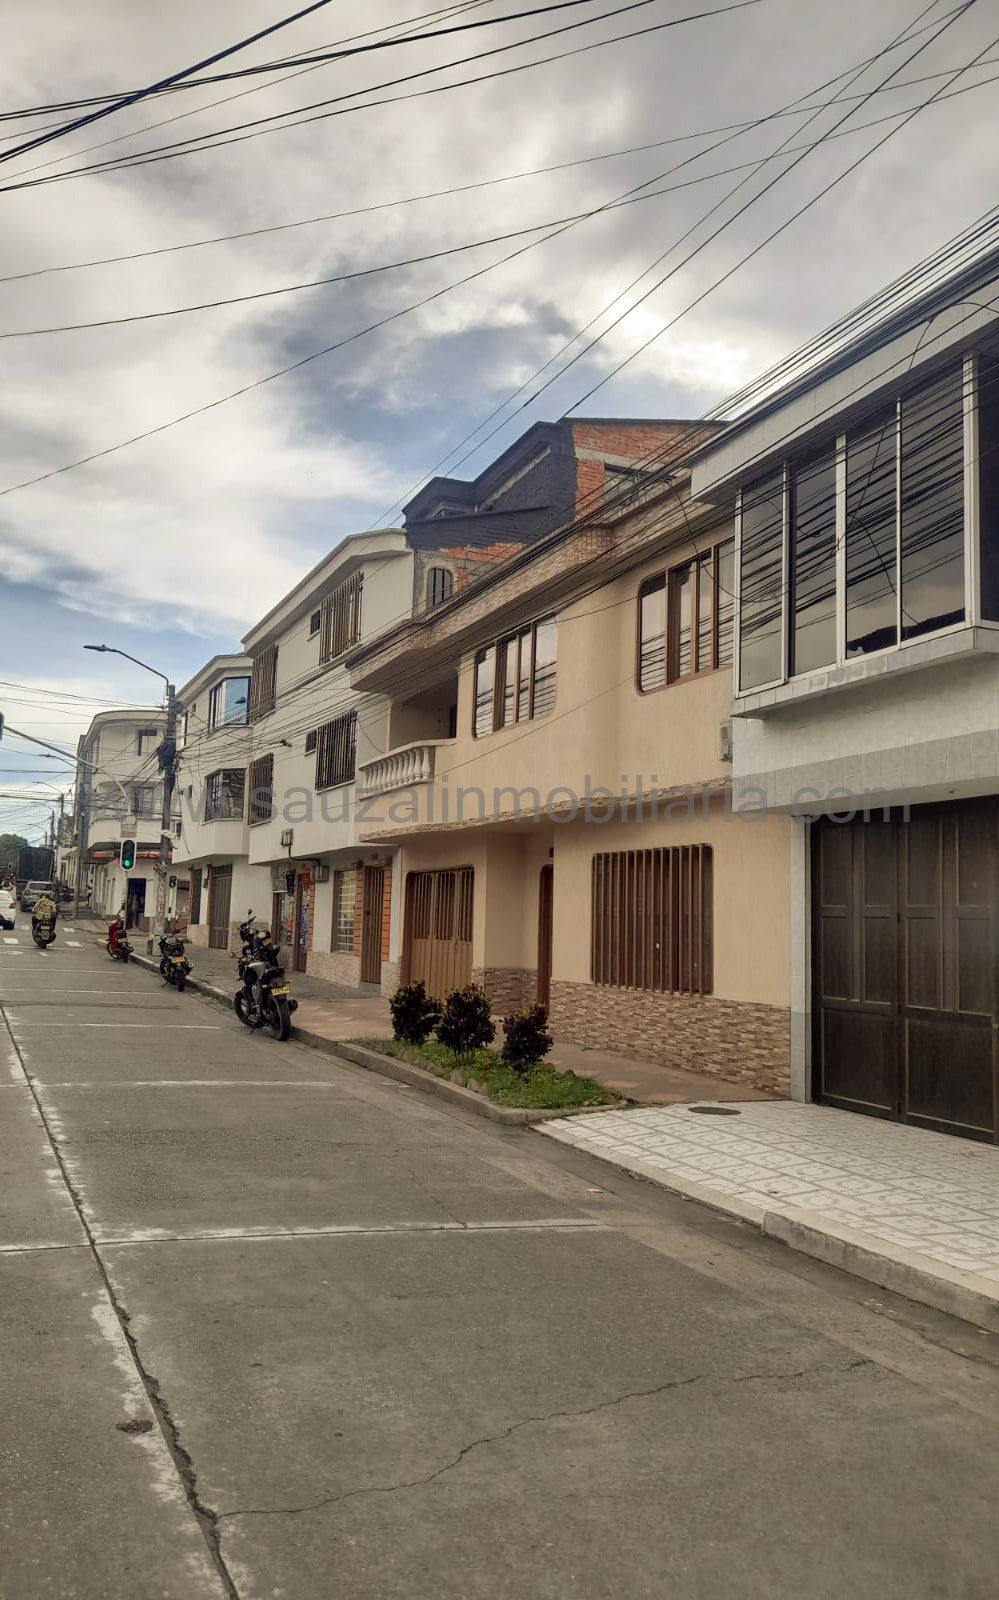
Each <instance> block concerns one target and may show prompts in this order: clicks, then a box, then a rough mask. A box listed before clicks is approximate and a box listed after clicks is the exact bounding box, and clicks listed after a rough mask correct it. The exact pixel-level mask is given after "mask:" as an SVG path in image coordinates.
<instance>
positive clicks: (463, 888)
mask: <svg viewBox="0 0 999 1600" xmlns="http://www.w3.org/2000/svg"><path fill="white" fill-rule="evenodd" d="M474 877H475V874H474V872H473V870H472V868H471V867H454V868H449V869H448V870H446V871H443V872H411V873H410V874H409V876H408V877H407V879H406V949H405V962H404V965H405V974H406V982H407V983H417V982H418V981H419V980H420V979H421V978H422V979H423V982H424V983H425V984H426V986H427V993H428V994H432V995H435V996H436V997H437V998H438V999H443V998H444V996H445V995H446V994H448V993H449V992H450V991H451V990H452V989H461V988H463V987H464V985H465V984H466V983H470V982H471V981H472V894H473V887H474Z"/></svg>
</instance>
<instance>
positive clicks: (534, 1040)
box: [502, 1006, 555, 1072]
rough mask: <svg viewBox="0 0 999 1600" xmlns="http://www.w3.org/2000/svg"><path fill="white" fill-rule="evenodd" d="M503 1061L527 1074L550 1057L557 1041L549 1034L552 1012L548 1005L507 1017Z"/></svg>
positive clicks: (517, 1012) (504, 1024)
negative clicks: (549, 1016) (550, 1012)
mask: <svg viewBox="0 0 999 1600" xmlns="http://www.w3.org/2000/svg"><path fill="white" fill-rule="evenodd" d="M503 1034H504V1039H503V1050H502V1056H503V1060H504V1061H505V1062H506V1063H507V1065H508V1066H511V1067H512V1068H513V1070H514V1072H527V1071H528V1069H529V1068H531V1067H534V1066H537V1064H538V1062H539V1061H543V1060H544V1058H545V1056H546V1055H547V1054H548V1052H549V1050H550V1049H551V1047H552V1045H553V1044H554V1042H555V1041H554V1039H553V1038H552V1036H551V1034H550V1033H549V1032H548V1012H547V1011H546V1010H545V1008H544V1006H531V1008H530V1010H528V1011H515V1012H514V1013H513V1015H512V1016H509V1017H504V1018H503Z"/></svg>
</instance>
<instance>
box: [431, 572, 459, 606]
mask: <svg viewBox="0 0 999 1600" xmlns="http://www.w3.org/2000/svg"><path fill="white" fill-rule="evenodd" d="M453 593H454V578H453V577H452V575H451V573H450V572H449V571H448V569H447V567H431V568H430V572H429V574H428V576H427V605H428V607H430V608H431V609H433V607H434V606H442V605H443V604H444V602H445V600H450V598H451V596H452V594H453Z"/></svg>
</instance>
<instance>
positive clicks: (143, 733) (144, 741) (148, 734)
mask: <svg viewBox="0 0 999 1600" xmlns="http://www.w3.org/2000/svg"><path fill="white" fill-rule="evenodd" d="M159 742H160V730H159V729H158V728H140V729H139V732H138V735H137V737H136V744H137V746H138V750H139V755H140V756H147V755H148V754H149V752H150V750H155V748H156V746H157V745H158V744H159Z"/></svg>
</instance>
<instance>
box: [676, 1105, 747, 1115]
mask: <svg viewBox="0 0 999 1600" xmlns="http://www.w3.org/2000/svg"><path fill="white" fill-rule="evenodd" d="M687 1110H688V1111H699V1112H700V1114H701V1116H702V1117H737V1116H738V1115H739V1112H738V1111H736V1109H735V1107H734V1106H688V1107H687Z"/></svg>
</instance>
